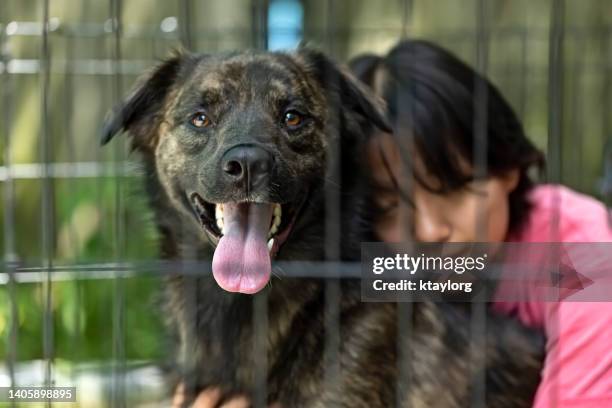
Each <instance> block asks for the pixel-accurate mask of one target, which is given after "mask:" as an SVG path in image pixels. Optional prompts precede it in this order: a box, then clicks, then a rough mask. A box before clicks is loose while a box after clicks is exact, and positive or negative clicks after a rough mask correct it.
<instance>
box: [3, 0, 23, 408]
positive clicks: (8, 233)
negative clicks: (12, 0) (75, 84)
mask: <svg viewBox="0 0 612 408" xmlns="http://www.w3.org/2000/svg"><path fill="white" fill-rule="evenodd" d="M7 7H8V6H7ZM2 28H4V27H2ZM7 40H8V36H7V35H5V31H4V30H0V61H1V62H2V63H6V62H8V61H9V60H10V58H11V56H10V54H9V51H8V48H7ZM0 81H2V88H1V89H2V90H1V91H0V98H2V108H3V112H2V126H0V132H2V141H3V145H4V146H3V148H4V155H3V159H4V166H6V169H7V176H8V180H7V182H6V183H5V184H4V186H3V193H4V197H3V198H4V200H3V201H4V206H3V220H2V221H3V225H4V228H3V236H4V253H3V257H4V261H5V262H6V263H7V265H6V268H2V270H5V271H6V273H5V274H0V279H5V280H6V284H7V286H8V288H7V292H8V296H9V306H8V307H9V313H10V323H9V330H8V337H7V341H6V344H7V353H6V366H7V370H8V376H9V380H10V384H11V386H13V387H15V386H17V385H18V384H17V382H16V376H15V365H16V363H17V356H18V347H17V345H18V344H19V308H18V307H17V283H16V282H15V263H16V262H17V261H18V257H17V251H16V245H15V225H16V223H15V186H14V183H13V180H12V178H11V177H10V176H11V172H10V170H11V164H12V158H11V126H12V120H11V118H12V106H13V104H12V103H11V101H12V98H13V94H14V93H13V91H14V90H13V81H12V80H11V77H10V75H9V74H8V72H5V73H2V76H1V78H0ZM10 406H11V408H15V407H16V406H17V404H16V402H15V401H11V404H10Z"/></svg>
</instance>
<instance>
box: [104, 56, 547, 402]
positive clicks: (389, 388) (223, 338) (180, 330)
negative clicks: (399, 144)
mask: <svg viewBox="0 0 612 408" xmlns="http://www.w3.org/2000/svg"><path fill="white" fill-rule="evenodd" d="M374 127H378V128H380V129H382V130H386V131H389V126H388V124H387V122H386V119H385V115H384V113H383V112H382V111H381V108H380V105H379V103H378V101H376V100H374V99H373V97H372V96H371V95H369V94H368V93H367V92H366V91H365V90H364V89H363V88H362V87H361V86H360V85H359V84H358V83H357V82H356V80H355V79H353V78H352V77H351V76H350V75H349V74H347V73H346V72H345V71H344V70H343V69H341V68H339V67H338V66H337V65H336V64H335V63H333V62H332V61H331V60H330V59H328V58H327V57H326V56H325V55H324V54H323V53H321V52H318V51H316V50H312V49H310V48H304V47H302V48H300V49H298V50H297V51H295V52H291V53H267V52H243V53H233V54H226V55H191V54H185V53H179V54H176V55H174V56H173V57H171V58H169V59H168V60H166V61H165V62H164V63H162V64H161V65H159V66H158V67H156V68H155V69H154V70H153V71H152V72H151V73H150V74H149V75H148V76H146V77H145V78H144V79H143V80H142V81H141V82H140V84H139V85H138V86H137V87H136V88H135V90H134V91H133V93H132V94H131V95H130V96H129V97H127V99H126V100H125V101H124V102H123V103H121V104H120V105H119V106H118V107H117V108H116V109H115V110H114V111H113V113H112V115H111V117H110V118H109V120H108V122H107V123H106V126H105V129H104V135H103V139H102V143H107V142H108V141H109V140H110V139H111V138H112V137H113V136H114V135H115V134H116V133H118V132H119V131H121V130H125V131H127V132H129V134H130V135H131V137H132V144H133V147H134V149H135V150H137V151H139V152H140V153H141V154H142V158H143V161H144V165H145V167H146V171H147V173H146V174H147V178H146V186H147V191H148V194H149V198H150V204H151V206H152V208H153V210H154V212H155V219H156V222H157V226H158V229H159V232H160V234H161V251H162V255H163V257H164V258H167V259H197V260H212V269H213V274H212V275H213V276H210V275H206V276H174V277H172V278H169V279H168V280H167V283H166V286H165V292H166V295H167V297H166V306H167V309H166V315H167V320H168V321H169V322H170V324H171V326H172V329H173V330H174V332H175V333H176V334H177V338H178V341H179V347H178V353H177V359H176V361H177V366H178V374H179V376H180V378H182V379H183V381H185V383H186V390H187V394H188V398H187V399H188V402H189V401H192V400H193V398H194V396H195V395H196V394H197V392H198V391H199V390H202V389H203V388H206V387H209V386H218V387H220V388H221V389H222V391H223V393H224V394H225V395H226V396H231V395H232V394H236V393H244V394H247V395H254V392H255V389H256V386H255V384H256V379H257V378H259V377H258V376H261V375H262V373H261V372H259V371H257V370H256V367H257V365H256V360H257V359H258V358H260V357H261V356H258V355H254V353H253V342H254V341H255V340H257V339H256V338H255V335H254V334H255V333H256V332H257V330H258V329H260V328H259V327H255V326H254V324H253V321H254V320H253V319H254V299H256V298H257V297H258V296H266V297H265V298H264V299H267V304H266V305H267V307H264V308H263V309H262V310H266V309H267V311H268V314H267V329H266V330H267V331H266V333H265V336H264V337H265V340H264V343H266V344H265V345H264V346H263V347H264V348H265V350H262V351H261V352H262V353H264V354H263V356H265V360H266V361H267V368H268V372H267V376H266V377H263V378H264V383H265V385H266V386H265V388H266V390H267V400H268V401H269V402H273V401H278V402H280V403H281V405H282V406H284V407H351V408H355V407H364V408H365V407H368V408H377V407H390V406H402V407H404V406H405V407H408V406H410V407H462V406H469V405H470V404H471V401H472V399H473V398H474V395H473V388H474V387H473V382H472V378H473V376H472V374H473V373H481V374H482V375H484V378H485V380H486V383H485V385H486V387H485V394H486V401H485V404H486V406H490V407H527V406H529V404H530V401H531V400H532V397H533V393H534V390H535V387H536V385H537V383H538V379H539V370H540V364H541V358H542V341H541V339H540V338H539V337H538V336H537V335H536V334H534V333H532V332H530V331H528V330H526V329H524V328H522V327H520V326H519V325H517V324H515V323H514V322H511V321H509V320H503V319H499V318H493V317H491V318H490V319H489V320H488V321H487V327H488V329H489V330H488V331H487V333H488V334H487V336H486V338H482V339H481V338H472V339H471V338H470V334H469V327H470V324H469V322H470V320H469V314H468V313H467V312H466V311H465V310H464V309H463V308H462V307H459V306H456V305H452V306H451V305H447V304H443V303H435V304H433V303H418V304H414V307H413V314H412V316H413V321H412V322H406V324H409V323H411V324H412V326H411V327H412V328H411V330H410V331H409V333H408V334H406V335H405V336H403V337H401V338H402V339H403V340H401V341H399V342H398V340H397V336H398V328H397V327H398V310H397V305H396V304H393V303H363V302H361V288H360V282H359V281H358V280H356V279H340V280H339V281H336V282H337V284H338V285H339V286H338V287H339V293H340V299H339V315H338V320H339V325H340V326H339V336H340V338H339V347H338V355H337V363H338V367H339V370H338V375H337V376H336V377H335V378H332V377H329V376H328V377H326V376H325V375H324V374H325V373H326V371H325V361H326V359H325V357H324V350H325V341H326V330H325V327H326V325H325V321H326V315H325V299H326V291H325V288H326V285H325V283H326V282H325V280H324V279H322V278H321V279H319V278H300V279H298V278H289V277H283V278H282V279H274V281H273V284H270V285H268V282H269V280H270V276H271V263H272V261H271V260H308V261H319V260H324V259H328V260H329V259H330V256H331V260H353V261H355V260H358V259H359V258H360V242H362V241H368V240H372V238H373V237H372V235H371V229H370V224H371V223H370V221H369V218H368V214H367V213H368V211H366V209H367V208H368V205H367V202H366V198H367V197H368V194H367V183H366V182H365V181H364V180H366V177H365V175H364V170H363V169H364V167H365V165H364V163H363V161H362V155H361V151H362V149H363V147H364V142H365V139H366V137H367V135H368V134H370V132H371V131H372V130H373V128H374ZM330 152H332V153H330ZM333 152H335V153H333ZM331 154H335V155H336V158H337V160H339V162H338V161H337V160H329V159H330V157H332V156H330V155H331ZM328 162H329V163H331V164H332V165H327V163H328ZM330 192H331V193H333V194H336V197H337V198H338V200H339V203H338V205H339V214H340V216H339V218H338V219H337V223H335V224H334V222H331V223H328V224H327V226H326V222H325V219H326V208H332V207H333V206H332V207H330V206H326V201H325V195H326V193H330ZM334 225H336V226H337V228H336V229H334ZM326 232H327V233H328V234H336V235H335V239H336V238H337V240H336V241H334V242H337V243H338V251H337V253H336V254H335V256H334V252H333V251H328V252H327V253H326V248H325V245H324V242H325V239H324V238H325V234H326ZM328 236H329V235H328ZM213 278H214V279H213ZM215 280H216V282H215ZM257 292H259V293H258V294H257V295H253V294H254V293H257ZM260 305H261V303H260ZM401 323H402V322H400V324H401ZM478 349H480V350H481V353H470V350H478ZM400 356H403V358H402V359H401V361H405V362H407V366H406V367H405V368H406V370H399V369H398V357H400ZM400 372H401V373H408V374H409V377H406V378H398V377H399V373H400ZM330 378H331V379H330ZM398 384H405V385H404V386H399V387H398ZM398 398H399V400H397V401H396V399H398Z"/></svg>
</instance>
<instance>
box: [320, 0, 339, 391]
mask: <svg viewBox="0 0 612 408" xmlns="http://www.w3.org/2000/svg"><path fill="white" fill-rule="evenodd" d="M325 4H326V15H325V18H326V32H325V36H326V43H327V47H328V52H329V53H330V55H332V56H334V54H335V52H336V37H335V21H336V8H335V4H334V0H327V1H326V3H325ZM325 75H327V79H328V81H330V82H332V81H339V80H340V78H339V77H337V75H336V73H335V72H327V73H325ZM338 88H339V87H338ZM333 97H334V98H338V95H335V94H334V95H333ZM330 106H333V107H338V109H340V106H341V104H340V101H339V100H335V101H331V103H330ZM339 117H340V114H339V112H330V115H329V116H328V118H329V120H330V121H331V123H330V126H329V129H330V130H332V131H333V132H335V134H330V135H328V140H329V144H328V148H327V158H326V169H327V177H326V178H325V187H324V189H325V221H324V222H325V229H324V231H325V239H324V245H325V259H326V260H327V261H337V260H338V259H339V258H340V242H341V240H342V237H341V232H340V228H341V225H340V217H341V213H340V191H339V189H340V188H341V178H340V174H341V168H342V167H341V157H342V156H341V152H340V150H339V149H340V145H339V139H340V135H339V134H337V132H336V130H335V129H338V126H337V125H339V122H338V119H337V118H339ZM329 272H330V273H332V274H333V272H334V271H333V270H330V271H329ZM340 296H341V287H340V282H339V280H336V279H333V280H329V281H327V282H326V285H325V312H324V313H325V317H324V320H325V346H324V351H323V361H324V367H325V369H324V370H325V371H324V374H323V375H324V381H325V386H326V387H329V388H330V389H333V388H334V387H335V384H337V382H338V381H340V375H341V372H340V323H341V321H340Z"/></svg>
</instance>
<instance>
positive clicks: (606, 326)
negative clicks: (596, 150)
mask: <svg viewBox="0 0 612 408" xmlns="http://www.w3.org/2000/svg"><path fill="white" fill-rule="evenodd" d="M530 200H531V202H532V203H533V209H532V211H531V212H530V215H529V219H528V220H527V222H526V225H525V227H524V229H523V230H522V231H520V233H519V234H517V235H515V236H511V237H509V238H508V241H511V242H612V229H611V228H610V226H609V224H608V213H607V210H606V208H605V206H604V205H603V204H602V203H601V202H599V201H597V200H595V199H593V198H591V197H588V196H586V195H582V194H579V193H577V192H575V191H572V190H570V189H568V188H566V187H563V186H556V185H542V186H538V187H536V188H534V190H533V191H532V192H531V193H530ZM576 269H577V270H580V266H579V265H577V266H576ZM606 269H607V268H606ZM611 269H612V267H611ZM610 275H612V272H610ZM527 291H528V292H530V293H533V294H535V293H536V292H535V291H536V289H534V288H529V289H527ZM610 296H612V294H611V295H610ZM530 297H531V298H536V297H537V296H535V295H534V296H529V294H527V298H530ZM540 299H541V298H540ZM492 307H493V308H494V310H496V311H498V312H501V313H504V314H508V315H513V316H516V317H517V318H518V319H519V320H520V321H521V322H523V323H524V324H525V325H527V326H530V327H536V328H541V329H543V331H544V333H545V335H546V360H545V363H544V368H543V371H542V382H541V384H540V386H539V388H538V391H537V394H536V399H535V403H534V407H537V408H549V407H562V408H566V407H567V408H569V407H581V408H590V407H612V302H610V303H608V302H586V301H581V302H571V301H567V300H566V301H562V302H542V301H537V300H534V301H526V302H496V303H494V304H493V305H492Z"/></svg>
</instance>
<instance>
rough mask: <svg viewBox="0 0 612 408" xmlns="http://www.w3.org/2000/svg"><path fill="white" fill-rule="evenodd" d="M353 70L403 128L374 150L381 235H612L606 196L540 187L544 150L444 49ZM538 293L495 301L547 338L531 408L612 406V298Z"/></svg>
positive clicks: (393, 238)
mask: <svg viewBox="0 0 612 408" xmlns="http://www.w3.org/2000/svg"><path fill="white" fill-rule="evenodd" d="M351 67H352V68H353V71H354V72H355V74H356V75H357V76H358V77H359V78H360V79H361V80H362V81H363V82H365V83H366V84H368V85H369V86H370V87H371V88H372V89H373V91H374V92H375V93H377V94H378V95H380V96H381V97H382V98H383V99H384V101H385V102H386V103H387V108H388V111H389V115H390V116H391V120H392V122H393V123H394V124H395V126H394V135H393V136H392V135H386V134H379V135H376V136H375V137H374V138H373V139H372V140H371V148H370V149H369V162H370V166H371V168H372V172H373V179H374V180H373V181H374V184H375V185H376V186H377V189H378V192H377V193H376V195H375V197H376V201H377V206H378V211H377V213H378V221H377V223H376V228H377V234H378V236H379V238H380V239H381V240H384V241H389V242H397V241H400V242H401V241H409V240H417V241H422V242H482V241H488V242H612V231H610V229H609V227H608V225H609V224H608V222H607V220H608V217H609V216H610V215H609V213H608V210H607V209H606V208H605V206H603V205H602V204H601V203H599V202H598V201H596V200H594V199H592V198H590V197H587V196H584V195H581V194H579V193H577V192H575V191H572V190H570V189H568V188H566V187H563V186H559V185H535V184H534V182H533V181H532V180H531V179H530V177H529V170H530V168H532V167H536V168H537V167H540V168H541V167H542V165H543V163H544V160H543V156H542V154H541V153H540V152H539V151H538V150H537V149H536V148H535V147H534V145H533V144H532V143H531V142H530V141H529V140H528V139H527V137H526V136H525V133H524V130H523V127H522V125H521V123H520V121H519V120H518V118H517V116H516V115H515V113H514V112H513V110H512V108H511V107H510V105H509V104H508V102H506V101H505V100H504V98H503V97H502V96H501V94H500V93H499V92H498V90H497V89H496V88H495V87H494V86H493V85H492V84H491V83H490V82H489V81H488V80H487V79H486V78H484V77H482V76H481V75H479V74H478V73H476V72H475V71H474V70H473V69H471V68H470V67H469V66H467V65H466V64H464V63H463V62H461V61H460V60H459V59H458V58H456V57H455V56H453V55H452V54H450V53H449V52H448V51H446V50H444V49H442V48H440V47H437V46H435V45H433V44H431V43H428V42H425V41H403V42H401V43H399V44H398V45H397V46H395V47H394V48H393V49H392V50H391V51H390V52H389V54H388V55H387V56H385V57H378V56H373V55H366V56H361V57H358V58H356V59H354V60H353V61H352V63H351ZM482 101H484V105H479V103H482ZM482 146H486V148H485V149H482ZM479 148H480V149H482V150H480V151H479V150H478V149H479ZM475 152H476V153H478V152H479V153H480V156H479V155H477V154H475ZM533 289H534V288H531V287H528V288H526V293H527V301H524V302H493V303H492V304H491V307H492V308H493V309H494V310H496V311H497V312H500V313H504V314H508V315H513V316H516V317H517V318H518V319H520V320H521V322H523V323H524V324H525V325H528V326H531V327H536V328H540V329H542V330H543V332H544V333H545V335H546V338H547V343H546V360H545V364H544V369H543V371H542V382H541V384H540V386H539V389H538V392H537V395H536V399H535V403H534V406H535V407H578V406H579V407H604V406H612V347H611V346H612V303H603V302H576V303H572V302H543V301H541V299H542V298H537V297H535V295H533V294H534V293H537V291H535V290H533ZM498 293H499V291H498ZM530 294H531V295H532V297H531V298H529V296H530Z"/></svg>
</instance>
